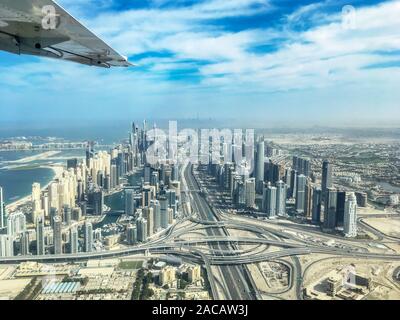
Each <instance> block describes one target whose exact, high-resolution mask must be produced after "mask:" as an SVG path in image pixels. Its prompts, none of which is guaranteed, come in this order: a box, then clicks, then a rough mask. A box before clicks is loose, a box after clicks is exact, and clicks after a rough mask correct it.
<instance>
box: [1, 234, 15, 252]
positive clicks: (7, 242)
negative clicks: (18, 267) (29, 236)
mask: <svg viewBox="0 0 400 320" xmlns="http://www.w3.org/2000/svg"><path fill="white" fill-rule="evenodd" d="M13 256H14V240H13V237H12V236H9V235H5V234H1V235H0V257H2V258H5V257H13Z"/></svg>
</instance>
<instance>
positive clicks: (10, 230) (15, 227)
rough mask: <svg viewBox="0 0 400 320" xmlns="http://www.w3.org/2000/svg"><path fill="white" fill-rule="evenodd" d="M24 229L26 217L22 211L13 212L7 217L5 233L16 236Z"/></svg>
mask: <svg viewBox="0 0 400 320" xmlns="http://www.w3.org/2000/svg"><path fill="white" fill-rule="evenodd" d="M25 230H26V217H25V214H24V213H22V212H13V213H12V214H10V215H9V216H8V217H7V234H8V235H10V236H12V237H16V236H17V235H19V234H20V233H22V232H24V231H25Z"/></svg>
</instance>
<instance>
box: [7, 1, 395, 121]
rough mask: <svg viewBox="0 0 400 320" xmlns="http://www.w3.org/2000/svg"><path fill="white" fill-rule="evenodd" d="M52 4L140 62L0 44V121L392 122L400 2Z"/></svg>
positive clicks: (68, 2) (97, 2)
mask: <svg viewBox="0 0 400 320" xmlns="http://www.w3.org/2000/svg"><path fill="white" fill-rule="evenodd" d="M58 2H59V3H60V4H61V5H62V6H63V7H64V8H65V9H67V10H68V11H70V12H71V13H72V14H73V15H74V16H75V17H76V18H78V19H79V20H81V21H82V22H83V23H84V24H85V25H86V26H88V27H89V28H90V29H91V30H93V31H94V32H95V33H96V34H98V35H100V36H101V37H102V38H103V39H104V40H105V41H106V42H108V43H109V44H110V45H112V46H113V47H114V48H115V49H116V50H118V51H119V52H121V53H122V54H123V55H127V56H129V59H130V60H131V61H132V62H134V63H136V64H138V67H137V68H132V69H123V70H121V69H112V70H103V69H100V70H99V69H96V68H91V67H86V66H81V65H75V64H72V63H68V62H58V61H53V60H46V59H40V58H35V57H19V56H12V55H10V54H7V53H0V108H1V114H2V117H1V118H2V119H1V120H0V121H5V122H7V121H11V122H14V121H17V122H18V121H22V120H23V121H29V122H32V123H39V122H43V123H44V122H48V123H50V122H51V123H53V124H54V123H61V122H65V121H113V120H121V119H128V118H129V119H136V118H144V117H146V118H153V119H154V118H162V119H180V118H194V117H200V118H213V119H240V120H243V122H246V125H248V124H251V123H252V122H253V121H254V123H257V125H259V124H265V126H266V127H268V126H269V125H273V124H276V125H279V124H282V125H289V126H295V125H317V124H322V125H353V124H354V125H359V124H374V123H376V124H378V123H379V124H389V123H390V124H398V123H399V122H400V121H399V120H400V106H399V102H400V90H399V89H400V68H399V67H400V56H399V53H400V31H399V30H400V19H399V16H400V1H398V0H396V1H373V0H354V1H349V0H348V1H341V0H325V1H309V0H308V1H306V0H300V1H299V0H296V1H293V0H229V1H228V0H196V1H194V0H175V1H170V0H149V1H145V0H134V1H123V0H59V1H58ZM345 5H352V6H353V7H354V8H355V10H356V11H355V15H354V20H352V23H351V28H349V27H346V26H348V24H343V14H342V9H343V7H344V6H345Z"/></svg>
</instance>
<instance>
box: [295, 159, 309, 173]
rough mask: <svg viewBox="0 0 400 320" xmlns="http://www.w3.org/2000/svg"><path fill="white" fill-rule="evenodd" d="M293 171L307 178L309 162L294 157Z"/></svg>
mask: <svg viewBox="0 0 400 320" xmlns="http://www.w3.org/2000/svg"><path fill="white" fill-rule="evenodd" d="M293 169H294V170H296V171H297V172H298V173H299V174H303V175H305V176H306V177H309V176H310V175H311V164H310V160H309V159H304V158H300V157H296V156H294V157H293Z"/></svg>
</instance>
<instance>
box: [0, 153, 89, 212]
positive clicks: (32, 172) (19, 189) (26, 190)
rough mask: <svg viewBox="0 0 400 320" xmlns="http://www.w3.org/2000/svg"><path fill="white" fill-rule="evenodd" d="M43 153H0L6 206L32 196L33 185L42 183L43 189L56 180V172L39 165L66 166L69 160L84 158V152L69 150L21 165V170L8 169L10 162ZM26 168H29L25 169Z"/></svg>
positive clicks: (0, 170) (1, 176)
mask: <svg viewBox="0 0 400 320" xmlns="http://www.w3.org/2000/svg"><path fill="white" fill-rule="evenodd" d="M40 153H43V151H0V186H1V187H2V188H3V193H4V202H5V203H6V204H9V203H12V202H14V201H17V200H19V199H21V198H24V197H26V196H28V195H30V194H31V192H32V184H33V183H35V182H38V183H40V185H41V186H42V187H43V186H45V185H46V184H48V183H49V182H50V181H51V180H53V179H54V176H55V175H54V171H53V170H52V169H49V168H41V167H37V168H35V167H34V166H37V165H50V164H59V163H61V164H66V162H67V160H66V159H67V158H74V157H83V156H84V153H85V152H84V151H83V150H68V151H62V152H61V153H59V154H57V155H55V156H53V157H50V158H47V159H42V160H34V161H29V162H24V163H19V164H18V165H20V166H21V169H7V168H6V167H7V166H8V165H10V164H12V163H9V162H10V161H15V160H20V159H23V158H27V157H31V156H35V155H38V154H40ZM24 166H28V167H25V168H24Z"/></svg>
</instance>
